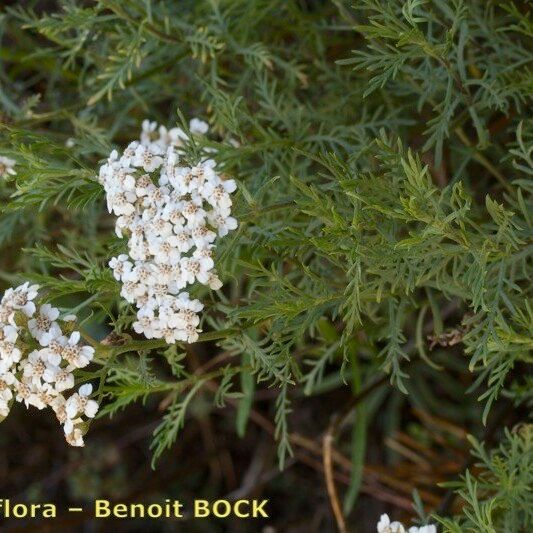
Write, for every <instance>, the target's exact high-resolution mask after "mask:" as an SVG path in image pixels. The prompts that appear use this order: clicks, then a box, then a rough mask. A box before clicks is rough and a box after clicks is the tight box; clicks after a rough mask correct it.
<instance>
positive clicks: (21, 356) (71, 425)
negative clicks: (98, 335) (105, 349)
mask: <svg viewBox="0 0 533 533" xmlns="http://www.w3.org/2000/svg"><path fill="white" fill-rule="evenodd" d="M38 288H39V287H38V286H37V285H29V283H25V284H24V285H20V286H19V287H17V288H15V289H8V290H7V291H6V292H5V294H4V296H3V298H2V300H1V302H0V420H2V419H4V418H5V417H6V416H7V415H8V414H9V411H10V408H11V406H12V404H13V402H14V401H17V402H20V403H24V404H25V405H26V407H29V406H33V407H36V408H37V409H44V408H45V407H50V408H51V409H52V410H53V411H54V413H55V414H56V417H57V419H58V420H59V423H60V424H61V425H62V426H63V429H64V432H65V437H66V440H67V442H68V443H69V444H71V445H72V446H83V444H84V443H83V433H84V428H85V426H86V421H85V420H84V419H85V418H94V416H95V415H96V413H97V411H98V404H97V403H96V402H95V401H94V400H91V399H90V398H89V396H90V395H91V393H92V386H91V385H89V384H85V385H83V386H81V387H80V388H79V391H78V392H74V393H73V394H70V396H68V397H67V395H66V393H67V391H71V390H72V389H73V388H74V385H75V381H74V374H73V371H74V370H76V369H78V368H83V367H85V366H87V365H88V364H89V363H90V361H91V360H92V358H93V356H94V348H92V347H90V346H83V345H81V344H80V333H79V332H78V331H73V329H74V320H76V317H75V316H74V315H69V316H66V317H64V318H63V319H62V320H60V319H59V314H60V313H59V310H58V309H56V308H55V307H52V306H51V305H50V304H44V305H41V306H40V307H39V309H37V307H36V305H35V303H34V300H35V298H36V297H37V296H38V293H37V290H38Z"/></svg>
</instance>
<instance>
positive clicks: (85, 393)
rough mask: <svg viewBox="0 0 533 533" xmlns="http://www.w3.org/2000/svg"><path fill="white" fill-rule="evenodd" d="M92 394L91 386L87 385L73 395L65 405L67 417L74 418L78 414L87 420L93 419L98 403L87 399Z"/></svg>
mask: <svg viewBox="0 0 533 533" xmlns="http://www.w3.org/2000/svg"><path fill="white" fill-rule="evenodd" d="M92 392H93V387H92V385H91V384H89V383H87V384H85V385H82V386H81V387H80V389H79V391H78V392H76V393H74V394H73V395H72V396H71V397H70V398H69V399H68V400H67V403H66V405H65V408H66V411H67V416H68V417H69V418H71V419H72V418H74V417H76V416H78V415H80V414H83V415H85V416H86V417H87V418H94V417H95V416H96V413H97V412H98V403H97V402H95V401H94V400H91V399H89V396H90V395H91V394H92Z"/></svg>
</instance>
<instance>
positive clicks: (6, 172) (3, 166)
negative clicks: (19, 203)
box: [0, 155, 16, 178]
mask: <svg viewBox="0 0 533 533" xmlns="http://www.w3.org/2000/svg"><path fill="white" fill-rule="evenodd" d="M15 164H16V161H15V160H14V159H10V158H9V157H5V156H2V155H0V178H7V177H9V176H14V175H15V174H16V171H15Z"/></svg>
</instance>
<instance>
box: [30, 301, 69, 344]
mask: <svg viewBox="0 0 533 533" xmlns="http://www.w3.org/2000/svg"><path fill="white" fill-rule="evenodd" d="M58 317H59V309H57V308H55V307H52V306H51V305H50V304H44V305H42V306H41V307H40V309H39V313H38V314H37V316H36V317H35V318H32V319H30V320H29V321H28V328H29V330H30V332H31V334H32V335H33V336H34V337H35V338H36V339H37V340H38V341H39V344H40V345H41V346H48V345H49V344H50V342H51V341H52V340H53V339H55V338H57V337H59V336H61V329H60V328H59V326H58V324H57V322H55V320H57V318H58Z"/></svg>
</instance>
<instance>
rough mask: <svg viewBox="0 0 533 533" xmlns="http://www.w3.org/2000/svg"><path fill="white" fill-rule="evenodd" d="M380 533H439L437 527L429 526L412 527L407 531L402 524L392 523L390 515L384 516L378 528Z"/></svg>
mask: <svg viewBox="0 0 533 533" xmlns="http://www.w3.org/2000/svg"><path fill="white" fill-rule="evenodd" d="M377 530H378V533H437V526H434V525H433V524H428V525H427V526H422V527H417V526H412V527H410V528H409V529H406V528H405V527H404V525H403V524H402V523H401V522H397V521H395V522H391V521H390V518H389V515H387V514H382V515H381V517H380V519H379V522H378V526H377Z"/></svg>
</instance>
